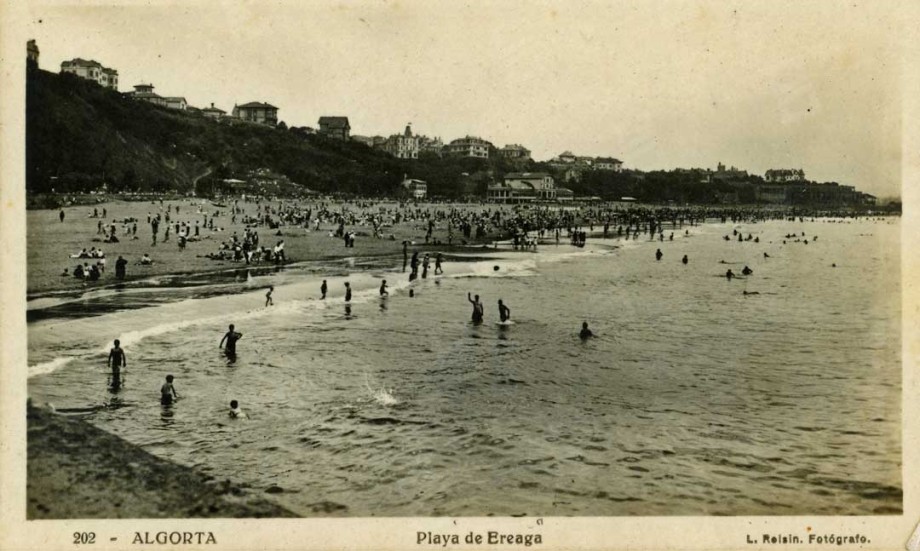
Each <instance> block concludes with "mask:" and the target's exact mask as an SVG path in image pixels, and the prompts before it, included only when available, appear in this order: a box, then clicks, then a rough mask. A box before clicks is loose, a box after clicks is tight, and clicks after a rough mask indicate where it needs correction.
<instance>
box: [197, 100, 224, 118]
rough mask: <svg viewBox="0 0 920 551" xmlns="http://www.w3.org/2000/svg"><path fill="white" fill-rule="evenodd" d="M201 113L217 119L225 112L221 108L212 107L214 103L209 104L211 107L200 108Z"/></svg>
mask: <svg viewBox="0 0 920 551" xmlns="http://www.w3.org/2000/svg"><path fill="white" fill-rule="evenodd" d="M201 114H202V115H204V116H205V117H208V118H210V119H219V118H221V117H223V116H224V115H226V114H227V112H226V111H224V110H223V109H218V108H217V107H214V104H213V103H212V104H211V107H205V108H204V109H202V110H201Z"/></svg>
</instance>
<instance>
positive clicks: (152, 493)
mask: <svg viewBox="0 0 920 551" xmlns="http://www.w3.org/2000/svg"><path fill="white" fill-rule="evenodd" d="M27 427H28V428H27V448H28V461H27V475H26V498H27V502H26V518H27V519H28V520H41V519H77V518H79V519H87V518H99V519H116V518H266V517H270V518H277V517H287V518H292V517H298V516H299V515H297V514H296V513H294V512H292V511H290V510H288V509H286V508H284V507H282V506H281V505H278V504H276V503H274V502H273V501H271V500H270V499H267V498H264V497H261V496H259V495H256V494H253V493H251V491H250V490H248V489H247V488H245V487H244V486H241V485H238V484H235V483H233V482H231V481H229V480H225V481H219V480H216V479H214V478H213V477H210V476H207V475H204V474H201V473H199V472H198V471H196V470H195V469H192V468H190V467H185V466H182V465H179V464H177V463H173V462H171V461H169V460H166V459H162V458H159V457H157V456H155V455H152V454H150V453H148V452H146V451H144V450H143V449H141V448H140V447H138V446H135V445H134V444H131V443H129V442H127V441H126V440H123V439H122V438H119V437H117V436H115V435H113V434H110V433H108V432H106V431H104V430H102V429H100V428H97V427H96V426H94V425H92V424H90V423H89V422H87V421H84V420H82V419H79V418H74V417H70V416H66V415H60V414H56V413H52V412H50V411H47V410H42V409H39V408H36V407H34V406H32V405H31V404H30V405H29V406H28V409H27Z"/></svg>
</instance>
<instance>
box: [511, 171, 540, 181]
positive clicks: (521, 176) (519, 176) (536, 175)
mask: <svg viewBox="0 0 920 551" xmlns="http://www.w3.org/2000/svg"><path fill="white" fill-rule="evenodd" d="M548 176H549V174H547V173H546V172H509V173H508V174H505V179H506V180H542V179H543V178H547V177H548Z"/></svg>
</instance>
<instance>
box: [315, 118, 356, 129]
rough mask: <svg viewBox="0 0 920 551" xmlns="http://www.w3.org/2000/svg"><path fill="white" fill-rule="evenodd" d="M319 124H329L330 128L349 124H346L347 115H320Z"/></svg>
mask: <svg viewBox="0 0 920 551" xmlns="http://www.w3.org/2000/svg"><path fill="white" fill-rule="evenodd" d="M319 124H320V126H331V127H332V128H344V127H346V126H351V125H349V124H348V117H320V118H319Z"/></svg>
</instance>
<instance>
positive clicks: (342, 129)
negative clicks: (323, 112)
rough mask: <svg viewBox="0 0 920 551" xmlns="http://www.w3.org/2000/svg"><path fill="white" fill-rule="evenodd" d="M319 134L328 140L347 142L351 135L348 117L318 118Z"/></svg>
mask: <svg viewBox="0 0 920 551" xmlns="http://www.w3.org/2000/svg"><path fill="white" fill-rule="evenodd" d="M319 133H320V134H322V135H324V136H327V137H329V138H333V139H336V140H343V141H347V140H348V137H349V135H350V133H351V125H350V124H348V117H320V118H319Z"/></svg>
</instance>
